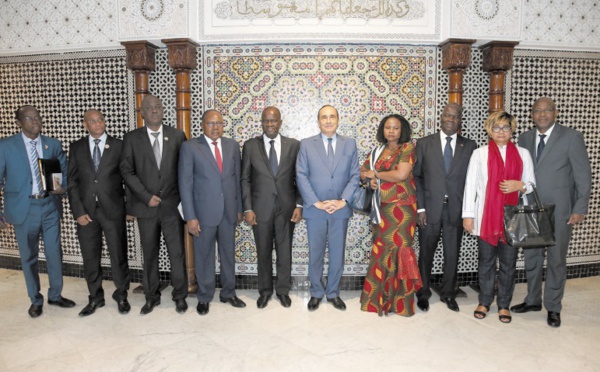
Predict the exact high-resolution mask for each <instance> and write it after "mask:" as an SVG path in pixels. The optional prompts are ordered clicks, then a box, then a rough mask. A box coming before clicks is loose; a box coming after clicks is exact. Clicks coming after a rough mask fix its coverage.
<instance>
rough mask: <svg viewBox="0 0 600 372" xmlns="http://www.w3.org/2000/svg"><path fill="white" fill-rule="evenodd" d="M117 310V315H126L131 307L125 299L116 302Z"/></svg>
mask: <svg viewBox="0 0 600 372" xmlns="http://www.w3.org/2000/svg"><path fill="white" fill-rule="evenodd" d="M117 308H118V309H119V313H121V314H127V313H128V312H129V310H131V305H129V301H127V299H126V298H124V299H122V300H119V301H117Z"/></svg>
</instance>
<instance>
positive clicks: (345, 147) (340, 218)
mask: <svg viewBox="0 0 600 372" xmlns="http://www.w3.org/2000/svg"><path fill="white" fill-rule="evenodd" d="M317 118H318V122H319V129H320V130H321V133H320V134H317V135H316V136H313V137H309V138H305V139H303V140H302V141H301V142H300V152H299V154H298V160H297V161H296V182H297V183H298V189H299V190H300V194H301V195H302V200H303V202H304V218H306V228H307V231H308V249H309V258H308V259H309V268H308V276H309V279H310V296H311V297H310V300H309V301H308V310H310V311H313V310H316V309H317V308H318V307H319V304H320V303H321V299H322V298H323V296H326V297H327V301H329V302H331V303H332V304H333V306H334V307H335V308H336V309H338V310H345V309H346V304H345V303H344V301H342V299H341V298H340V289H339V285H340V281H341V278H342V273H343V271H344V255H345V247H346V232H347V231H348V220H349V219H350V217H352V209H350V207H349V206H348V203H347V200H348V199H350V198H351V197H352V194H353V193H354V191H355V190H356V188H357V187H358V184H359V175H360V168H359V164H358V152H357V150H356V141H355V140H354V139H353V138H347V137H344V136H341V135H338V134H337V133H336V131H337V128H338V122H339V115H338V112H337V110H336V109H335V107H333V106H330V105H325V106H323V107H322V108H321V109H320V110H319V113H318V115H317ZM326 247H329V270H328V272H327V287H324V286H323V282H322V276H323V266H324V261H325V249H326Z"/></svg>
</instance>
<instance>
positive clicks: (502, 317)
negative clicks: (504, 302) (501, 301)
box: [498, 307, 512, 324]
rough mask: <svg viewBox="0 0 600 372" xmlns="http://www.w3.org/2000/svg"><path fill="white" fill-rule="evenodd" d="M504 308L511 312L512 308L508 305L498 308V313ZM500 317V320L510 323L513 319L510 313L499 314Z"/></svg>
mask: <svg viewBox="0 0 600 372" xmlns="http://www.w3.org/2000/svg"><path fill="white" fill-rule="evenodd" d="M502 310H506V311H508V313H509V314H510V310H508V307H503V308H500V309H498V313H500V312H501V311H502ZM498 318H499V319H500V322H502V323H505V324H508V323H510V322H511V321H512V316H510V315H504V314H498Z"/></svg>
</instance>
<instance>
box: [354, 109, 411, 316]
mask: <svg viewBox="0 0 600 372" xmlns="http://www.w3.org/2000/svg"><path fill="white" fill-rule="evenodd" d="M410 136H411V130H410V124H409V123H408V121H407V120H406V119H405V118H404V117H402V116H400V115H397V114H394V115H389V116H386V117H385V118H383V120H381V122H380V123H379V128H378V129H377V135H376V139H377V141H378V142H379V143H380V144H381V145H380V146H379V147H378V148H377V149H376V157H375V158H376V159H377V161H376V163H375V167H372V166H371V164H370V160H369V159H367V161H365V163H364V164H363V166H362V167H361V174H360V176H361V179H362V180H364V179H365V178H368V179H370V185H371V188H372V189H377V183H378V182H377V181H378V180H379V189H380V195H381V207H380V216H381V219H380V223H379V224H378V225H375V227H374V231H373V250H372V252H371V261H370V263H369V270H368V272H367V276H366V278H365V284H364V287H363V291H362V295H361V298H360V303H361V310H362V311H369V312H374V313H378V314H379V315H380V316H381V315H383V314H386V315H387V314H388V313H396V314H399V315H403V316H412V315H413V314H414V313H415V301H414V296H415V293H416V291H417V290H418V289H419V288H421V287H422V282H421V276H420V275H419V267H418V266H417V259H416V257H415V252H414V250H413V248H412V244H413V237H414V234H415V224H416V216H417V196H416V192H415V181H414V179H413V175H412V168H413V165H414V163H415V147H414V145H413V143H412V142H411V141H410ZM377 153H379V155H377ZM373 168H374V169H373Z"/></svg>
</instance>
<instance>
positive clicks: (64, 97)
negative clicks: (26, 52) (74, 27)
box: [0, 50, 142, 268]
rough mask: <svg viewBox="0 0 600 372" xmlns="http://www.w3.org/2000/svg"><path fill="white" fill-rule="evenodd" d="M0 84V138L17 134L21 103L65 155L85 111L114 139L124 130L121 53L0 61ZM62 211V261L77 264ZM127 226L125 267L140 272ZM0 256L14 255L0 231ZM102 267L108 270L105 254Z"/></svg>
mask: <svg viewBox="0 0 600 372" xmlns="http://www.w3.org/2000/svg"><path fill="white" fill-rule="evenodd" d="M0 81H2V84H1V85H0V137H7V136H10V135H13V134H15V133H18V132H19V131H20V129H19V127H18V125H17V124H16V123H15V119H14V111H15V109H16V108H17V107H19V106H21V105H24V104H32V105H35V106H36V107H37V108H38V109H39V111H40V114H41V116H42V118H43V123H44V129H43V133H44V134H45V135H47V136H51V137H55V138H58V139H60V140H61V141H62V145H63V148H64V150H65V151H66V152H67V154H68V150H69V145H70V144H71V143H72V142H74V141H76V140H77V139H79V138H81V136H83V135H84V134H85V131H84V129H83V127H82V122H83V113H84V112H85V110H87V109H90V108H95V109H98V110H100V111H102V112H103V113H104V116H105V117H106V121H107V130H108V131H109V133H111V134H112V135H114V136H115V137H118V138H121V137H123V135H124V134H125V133H126V132H128V131H129V130H130V123H132V119H133V116H132V110H131V107H133V106H132V95H131V92H132V91H133V82H132V79H131V76H130V74H129V73H128V71H127V67H126V65H125V51H124V50H117V51H102V52H79V53H66V54H53V55H47V56H30V57H6V58H0ZM63 206H64V216H63V219H62V222H61V232H62V247H63V262H65V263H66V264H78V265H81V264H82V259H81V254H80V250H79V242H78V240H77V235H76V231H75V229H76V225H75V220H74V219H73V216H72V214H71V210H70V208H69V205H68V200H67V199H66V198H65V199H64V201H63ZM133 225H134V224H133V223H129V228H128V230H127V231H128V233H127V240H128V246H129V250H128V256H129V262H130V265H131V267H132V268H141V262H142V261H141V255H140V250H139V249H137V246H138V245H139V239H138V237H137V228H133ZM0 255H5V256H9V257H18V256H19V252H18V248H17V243H16V240H15V237H14V231H13V230H12V229H10V230H6V231H2V232H0ZM41 257H43V243H42V244H41ZM102 263H103V264H104V265H110V262H109V257H108V254H107V251H106V250H105V251H104V255H103V258H102Z"/></svg>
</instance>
